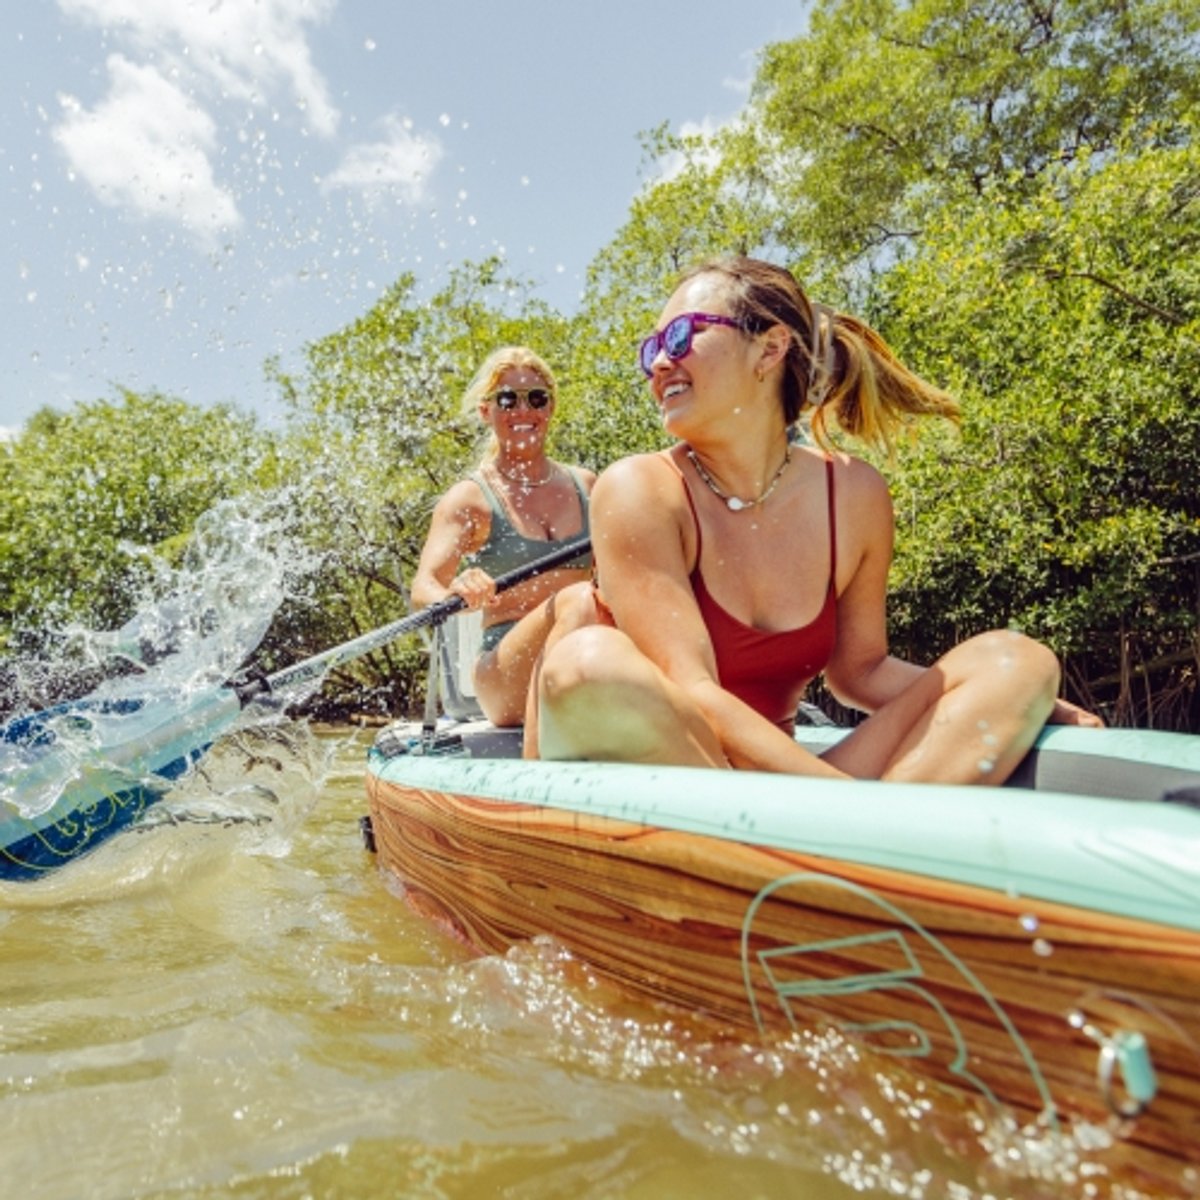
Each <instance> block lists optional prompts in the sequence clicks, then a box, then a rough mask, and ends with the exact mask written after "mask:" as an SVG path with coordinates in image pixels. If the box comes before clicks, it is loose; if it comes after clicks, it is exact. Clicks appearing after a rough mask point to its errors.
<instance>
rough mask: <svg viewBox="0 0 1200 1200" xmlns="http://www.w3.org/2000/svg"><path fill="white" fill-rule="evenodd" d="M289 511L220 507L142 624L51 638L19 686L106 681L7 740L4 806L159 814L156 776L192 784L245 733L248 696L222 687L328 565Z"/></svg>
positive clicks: (156, 579)
mask: <svg viewBox="0 0 1200 1200" xmlns="http://www.w3.org/2000/svg"><path fill="white" fill-rule="evenodd" d="M292 512H293V504H292V497H291V496H290V495H289V494H287V493H284V492H281V493H274V494H270V495H264V496H259V497H255V498H252V499H247V498H240V499H238V500H229V501H225V502H222V503H221V504H219V505H217V506H216V507H214V508H213V509H212V510H211V511H210V512H208V513H206V514H205V515H204V516H203V517H201V518H200V520H199V521H198V522H197V524H196V528H195V530H194V533H193V536H192V539H191V542H190V544H189V547H188V550H187V552H186V553H185V555H184V557H183V560H182V562H181V563H180V564H179V565H178V566H172V565H171V564H169V563H167V562H166V561H164V560H162V559H154V558H152V561H151V565H152V568H153V569H152V571H151V578H150V581H149V582H148V583H147V584H146V586H145V589H144V591H143V594H142V596H141V597H140V598H139V601H138V604H137V611H136V612H135V614H134V616H133V617H132V618H131V619H130V620H129V621H127V622H126V623H125V624H124V625H122V626H121V627H120V628H119V629H116V630H107V631H97V630H91V629H88V628H85V627H83V626H80V625H78V624H75V625H70V626H67V627H64V628H63V629H61V630H57V631H52V632H51V633H50V634H48V635H47V637H46V638H45V639H44V641H43V645H44V647H45V649H44V651H43V655H42V657H41V658H39V660H37V661H36V662H33V663H29V664H24V666H23V667H18V668H17V669H16V671H15V674H16V675H17V678H18V680H19V679H21V678H22V677H25V678H36V679H37V680H38V682H39V683H42V684H43V685H44V683H45V681H46V680H47V679H55V678H57V679H59V681H60V682H61V679H62V677H64V676H69V675H70V673H71V672H73V671H74V672H76V673H78V675H79V677H80V678H83V679H88V678H99V680H100V681H99V682H98V683H96V685H95V686H94V687H92V688H91V689H90V690H88V691H87V692H86V694H85V695H83V696H81V697H78V698H77V699H74V700H71V701H69V702H67V703H63V704H58V705H55V706H52V707H50V708H47V709H45V710H42V711H33V712H28V711H27V712H26V714H25V715H24V716H21V717H18V719H16V720H13V721H11V722H10V723H9V724H7V725H6V726H4V727H3V728H2V729H0V805H4V806H6V807H7V808H8V809H9V810H10V811H12V812H15V813H16V814H17V815H18V816H19V817H20V818H23V819H26V820H28V819H32V818H36V817H39V816H41V815H43V814H45V813H48V812H50V811H51V810H52V809H54V808H55V806H56V805H59V804H60V803H61V802H62V801H63V800H64V797H66V796H67V795H68V794H70V796H71V798H72V800H73V801H74V804H73V808H79V807H81V806H83V805H84V804H85V803H86V804H95V803H97V802H99V801H103V800H106V799H111V798H112V797H120V796H124V795H125V794H127V793H130V792H131V789H136V788H139V787H140V788H143V789H146V790H147V791H148V793H149V794H148V795H147V796H145V797H143V798H142V799H141V800H139V803H145V802H148V801H149V800H151V799H154V798H157V796H158V795H159V794H161V792H162V791H164V790H165V788H166V784H164V783H163V781H162V779H160V778H155V777H156V776H163V777H165V778H166V779H173V778H175V777H176V776H178V775H180V774H182V773H183V772H184V771H186V769H187V767H188V766H189V765H190V761H191V759H192V758H193V757H194V755H195V753H196V752H198V751H200V750H202V749H203V748H204V747H205V746H207V745H208V743H209V742H211V741H212V740H213V737H214V736H216V735H217V734H218V733H219V732H221V730H222V729H224V728H225V727H228V726H231V725H232V724H233V723H234V722H235V721H236V720H237V718H238V715H239V711H240V705H239V703H238V699H237V696H236V694H235V693H234V692H232V691H231V690H230V689H229V688H226V687H224V686H223V685H224V684H225V682H226V681H227V680H228V679H229V678H230V677H231V676H233V675H234V674H235V673H236V672H237V671H238V669H239V668H240V667H241V666H242V665H243V664H244V663H245V662H246V660H247V658H248V657H249V656H250V655H251V654H252V653H253V651H254V650H255V648H256V647H257V646H258V645H259V643H260V642H261V641H262V638H263V636H264V635H265V633H266V631H267V629H268V627H269V626H270V623H271V620H272V618H273V616H274V615H275V613H276V611H277V610H278V609H279V607H280V605H281V604H282V603H283V601H284V600H285V599H286V598H287V597H288V595H289V594H293V593H294V592H295V590H296V589H297V587H298V586H299V584H300V582H301V581H302V580H304V579H305V578H307V577H308V576H309V575H310V574H311V572H312V571H313V569H314V568H315V566H316V565H317V562H318V560H317V558H316V556H315V555H314V554H313V553H312V552H311V551H309V550H307V549H305V548H303V547H302V546H301V544H300V543H299V542H298V541H297V540H296V539H295V538H293V537H292V536H291V535H290V532H289V530H290V526H291V521H292V515H291V514H292ZM131 552H137V553H145V554H149V552H148V551H144V550H140V549H137V548H133V549H132V550H131ZM40 690H42V689H41V688H38V689H34V690H33V694H32V695H31V696H30V699H31V700H32V704H31V705H30V706H29V707H31V708H35V709H36V705H37V700H36V698H34V697H36V695H37V691H40ZM255 719H261V714H256V715H255ZM0 813H2V810H0ZM5 844H6V845H7V844H8V842H7V841H6V842H5Z"/></svg>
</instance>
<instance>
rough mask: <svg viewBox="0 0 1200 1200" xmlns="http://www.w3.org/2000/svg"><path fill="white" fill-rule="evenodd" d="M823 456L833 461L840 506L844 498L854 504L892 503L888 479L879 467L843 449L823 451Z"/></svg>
mask: <svg viewBox="0 0 1200 1200" xmlns="http://www.w3.org/2000/svg"><path fill="white" fill-rule="evenodd" d="M821 453H822V457H828V458H829V459H831V460H832V462H833V478H834V483H835V486H836V488H837V497H838V507H839V508H840V507H841V506H842V503H843V501H844V500H849V501H851V503H852V504H854V505H870V506H875V505H879V504H884V505H889V506H890V504H891V498H890V492H889V490H888V485H887V480H886V479H884V477H883V476H882V475H881V474H880V472H879V471H878V469H877V468H875V467H873V466H872V465H871V464H870V463H869V462H867V461H866V460H865V459H862V458H856V457H855V456H854V455H853V454H847V453H845V451H842V450H834V451H830V452H829V454H828V455H825V454H824V453H823V452H821Z"/></svg>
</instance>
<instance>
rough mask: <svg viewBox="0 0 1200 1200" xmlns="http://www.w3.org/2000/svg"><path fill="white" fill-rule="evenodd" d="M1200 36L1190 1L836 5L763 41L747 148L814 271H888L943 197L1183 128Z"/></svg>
mask: <svg viewBox="0 0 1200 1200" xmlns="http://www.w3.org/2000/svg"><path fill="white" fill-rule="evenodd" d="M1198 33H1200V9H1197V7H1196V6H1195V5H1194V4H1192V3H1190V2H1188V0H1124V2H1123V3H1117V4H1114V3H1111V2H1110V0H1058V2H1055V3H1039V2H1034V0H827V2H825V3H822V4H819V5H818V6H817V7H816V8H815V9H814V11H813V14H812V20H811V27H810V31H809V33H808V34H807V35H805V36H803V37H800V38H797V39H795V40H794V41H790V42H781V43H778V44H776V45H772V46H770V47H768V48H767V50H766V51H765V53H764V55H763V58H762V62H761V67H760V70H759V72H758V75H757V78H756V80H755V84H754V90H753V101H752V105H751V108H752V117H751V119H750V120H748V121H747V122H746V123H745V128H746V131H747V138H748V144H747V145H746V146H745V147H744V148H743V150H742V154H743V156H744V157H745V158H747V159H748V160H752V159H754V158H755V157H760V158H765V159H769V160H770V161H771V171H772V174H773V176H774V179H775V195H774V198H775V201H776V203H777V205H778V207H779V210H780V213H781V225H780V236H781V240H782V241H783V242H784V244H786V245H787V246H789V247H790V248H791V251H792V254H793V255H795V256H801V255H803V257H804V258H805V260H806V263H805V269H806V270H807V271H812V270H817V271H820V272H822V273H823V272H826V271H829V270H831V269H837V270H839V271H841V270H844V269H846V268H847V267H849V266H851V265H853V264H860V265H861V264H863V263H864V262H866V263H871V264H873V265H875V266H876V267H878V266H882V267H884V268H886V266H887V264H888V263H890V262H891V261H894V258H895V256H896V254H897V253H898V252H901V251H903V250H906V249H907V248H908V247H909V245H910V244H911V242H912V239H914V238H917V237H919V236H920V233H921V231H922V229H923V228H924V225H925V223H926V221H927V220H928V219H930V217H931V216H932V215H934V214H936V212H938V211H939V210H940V209H941V207H942V206H943V205H945V204H947V203H957V202H960V201H962V200H964V199H972V198H973V199H982V198H983V197H984V195H985V193H986V194H987V195H989V196H993V197H994V194H995V193H994V189H995V188H996V187H997V186H999V187H1000V188H1001V189H1002V190H1003V192H1004V194H1006V195H1012V194H1022V193H1023V192H1025V191H1027V190H1032V191H1036V189H1037V180H1038V177H1039V176H1040V175H1041V174H1042V173H1043V172H1044V171H1046V170H1047V169H1048V168H1050V167H1051V166H1053V165H1055V164H1058V163H1062V162H1064V161H1069V160H1071V159H1073V158H1075V157H1076V156H1078V155H1088V156H1091V157H1092V158H1093V159H1094V158H1095V157H1096V156H1097V155H1107V154H1110V153H1120V152H1121V146H1120V143H1122V142H1124V143H1125V144H1130V143H1133V144H1137V145H1146V146H1162V147H1169V146H1171V145H1175V144H1178V142H1179V141H1180V139H1181V137H1186V136H1189V135H1188V134H1187V133H1186V131H1185V130H1181V126H1180V121H1181V118H1184V117H1186V114H1187V113H1188V112H1189V111H1191V110H1193V109H1194V108H1195V106H1196V103H1197V100H1198V99H1200V71H1197V53H1196V51H1197V35H1198Z"/></svg>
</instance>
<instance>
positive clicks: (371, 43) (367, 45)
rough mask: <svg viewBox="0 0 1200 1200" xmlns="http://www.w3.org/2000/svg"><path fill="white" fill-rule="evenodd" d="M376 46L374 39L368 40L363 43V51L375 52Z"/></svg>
mask: <svg viewBox="0 0 1200 1200" xmlns="http://www.w3.org/2000/svg"><path fill="white" fill-rule="evenodd" d="M376 45H377V43H376V41H375V39H374V38H367V40H366V41H365V42H363V49H365V50H374V49H375V46H376Z"/></svg>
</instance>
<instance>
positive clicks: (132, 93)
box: [54, 54, 240, 241]
mask: <svg viewBox="0 0 1200 1200" xmlns="http://www.w3.org/2000/svg"><path fill="white" fill-rule="evenodd" d="M107 65H108V73H109V81H110V87H109V93H108V96H107V97H106V98H105V99H104V100H102V101H101V102H100V103H99V104H98V105H97V106H96V107H95V108H94V109H91V110H87V109H85V108H84V107H83V106H82V105H81V104H80V103H79V101H78V100H77V99H76V98H75V97H73V96H60V97H59V100H60V103H61V104H62V106H63V112H64V116H63V120H62V121H61V122H60V124H59V125H58V126H57V127H56V128H55V130H54V140H55V141H56V142H57V143H58V145H59V146H60V147H61V148H62V150H63V152H64V153H65V154H66V156H67V159H68V161H69V162H70V164H71V166H72V168H73V169H74V170H75V171H76V172H78V174H79V175H80V176H81V177H82V178H83V179H84V180H86V182H87V183H88V184H89V185H90V186H91V187H92V189H93V190H94V191H95V192H96V194H97V195H98V196H99V197H100V198H101V199H102V200H103V201H105V202H106V203H108V204H112V205H115V206H119V207H128V208H131V209H133V210H134V211H135V212H136V213H138V214H139V215H141V216H153V217H167V218H171V219H174V220H177V221H179V222H181V223H182V224H183V225H184V226H185V227H187V228H188V229H190V230H192V231H193V232H194V233H196V234H197V235H198V236H199V237H200V238H201V239H202V240H206V241H207V240H210V239H211V238H213V237H214V236H215V235H216V234H217V233H219V232H220V231H221V230H224V229H229V228H231V227H233V226H235V225H237V224H238V223H239V221H240V217H239V215H238V211H237V205H236V204H235V202H234V199H233V197H232V195H230V193H229V192H228V191H226V190H224V189H223V188H221V187H220V186H219V185H218V184H217V182H216V180H215V179H214V178H213V171H212V165H211V162H210V159H209V155H210V154H211V153H212V151H213V149H214V147H215V145H216V126H215V124H214V122H213V120H212V118H211V117H210V116H209V115H208V114H207V113H206V112H204V111H203V110H202V109H200V108H198V107H197V106H196V105H195V104H194V103H193V102H192V101H191V100H189V99H188V97H187V96H186V95H184V93H183V92H182V91H181V90H180V89H179V88H178V87H177V86H176V85H175V84H174V83H173V82H171V81H170V80H169V79H167V78H165V77H164V76H163V75H162V74H161V73H160V72H159V71H158V70H157V69H156V68H154V67H143V66H138V65H136V64H135V63H131V62H130V61H129V60H128V59H126V58H124V57H122V56H121V55H119V54H114V55H111V56H110V57H109V59H108V64H107Z"/></svg>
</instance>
